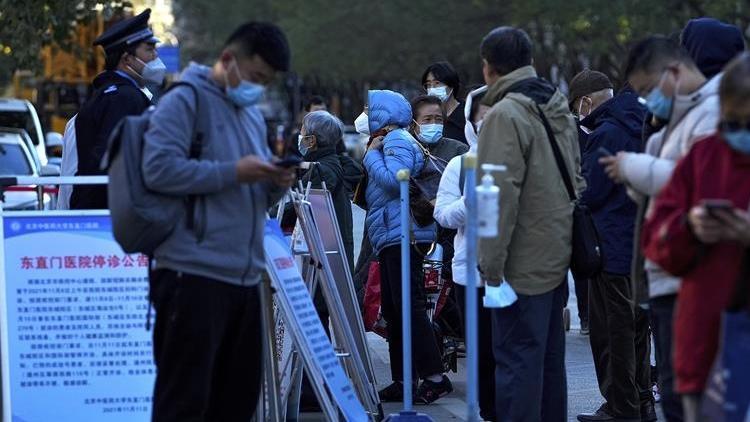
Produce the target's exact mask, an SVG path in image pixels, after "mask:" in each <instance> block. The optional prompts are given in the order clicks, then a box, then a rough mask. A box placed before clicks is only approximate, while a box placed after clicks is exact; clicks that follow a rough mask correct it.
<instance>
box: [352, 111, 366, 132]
mask: <svg viewBox="0 0 750 422" xmlns="http://www.w3.org/2000/svg"><path fill="white" fill-rule="evenodd" d="M354 129H355V130H356V131H357V132H359V133H360V134H362V135H370V119H369V118H368V117H367V114H365V112H364V111H363V112H362V114H360V115H359V117H357V119H356V120H354Z"/></svg>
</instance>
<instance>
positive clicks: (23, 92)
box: [13, 13, 123, 133]
mask: <svg viewBox="0 0 750 422" xmlns="http://www.w3.org/2000/svg"><path fill="white" fill-rule="evenodd" d="M122 18H123V15H122V14H121V15H116V16H114V17H112V18H111V19H109V20H107V21H105V20H104V18H103V17H102V14H101V13H97V15H96V17H95V18H94V19H91V21H89V22H85V23H84V22H79V23H78V25H77V26H76V29H75V31H74V33H73V35H72V39H71V45H72V48H71V49H70V51H65V50H63V49H62V48H61V47H60V46H59V45H55V44H53V45H49V46H46V47H44V48H43V49H42V51H41V59H42V64H43V66H42V73H41V75H34V74H33V73H32V72H30V71H27V70H22V71H17V72H16V73H15V75H14V77H13V88H14V97H16V98H20V99H26V100H29V101H31V102H32V103H33V104H34V105H35V106H36V109H37V111H38V113H39V117H40V119H41V121H42V125H43V126H44V127H45V128H46V129H47V131H51V132H57V133H63V131H64V130H65V124H66V123H67V121H68V120H69V119H70V118H71V117H73V115H74V114H75V113H76V112H77V111H78V108H79V107H80V106H81V104H83V102H84V101H85V100H86V98H87V96H88V94H89V92H88V90H89V85H90V84H91V81H92V80H93V79H94V77H95V76H96V75H97V74H99V73H100V72H102V71H103V70H104V56H103V55H102V54H101V51H98V49H96V48H94V47H92V44H93V42H94V39H96V37H97V36H98V35H99V34H101V33H102V32H103V31H104V29H105V28H106V27H108V26H109V25H111V24H113V23H115V22H117V21H119V20H120V19H122Z"/></svg>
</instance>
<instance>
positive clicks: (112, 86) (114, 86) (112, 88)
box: [104, 85, 117, 94]
mask: <svg viewBox="0 0 750 422" xmlns="http://www.w3.org/2000/svg"><path fill="white" fill-rule="evenodd" d="M112 92H117V85H111V86H110V87H109V88H107V89H105V90H104V93H105V94H109V93H112Z"/></svg>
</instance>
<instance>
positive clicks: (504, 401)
mask: <svg viewBox="0 0 750 422" xmlns="http://www.w3.org/2000/svg"><path fill="white" fill-rule="evenodd" d="M566 292H567V283H565V282H564V283H561V284H560V286H558V287H557V288H555V289H554V290H552V291H550V292H547V293H544V294H541V295H534V296H526V295H520V294H519V295H518V301H517V302H516V303H514V304H513V305H511V306H509V307H507V308H502V309H493V312H492V343H493V352H494V356H495V408H496V414H497V420H498V421H513V422H539V421H544V422H557V421H566V420H567V419H568V409H567V407H568V387H567V379H566V375H565V329H564V327H563V317H562V311H563V307H564V306H565V295H566ZM540 380H542V382H541V383H540V382H539V381H540Z"/></svg>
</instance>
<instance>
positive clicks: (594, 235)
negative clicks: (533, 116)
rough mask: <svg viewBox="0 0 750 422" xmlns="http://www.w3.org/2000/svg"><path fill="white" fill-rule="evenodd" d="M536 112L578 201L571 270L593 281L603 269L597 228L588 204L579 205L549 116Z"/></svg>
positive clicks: (561, 171) (569, 188) (562, 171)
mask: <svg viewBox="0 0 750 422" xmlns="http://www.w3.org/2000/svg"><path fill="white" fill-rule="evenodd" d="M536 110H537V113H539V117H540V118H541V119H542V124H543V125H544V130H545V131H546V132H547V138H549V141H550V144H551V145H552V152H553V153H554V155H555V162H556V163H557V168H558V170H560V175H561V176H562V179H563V182H564V183H565V189H567V191H568V196H569V197H570V200H571V202H575V206H574V208H573V241H572V246H573V254H572V256H571V257H570V271H572V272H573V274H574V275H575V276H576V277H577V278H578V277H580V278H586V279H590V278H593V277H595V276H597V275H598V274H599V273H600V272H601V271H602V267H603V266H604V259H603V257H602V247H601V240H600V238H599V231H598V230H597V229H596V226H595V225H594V219H593V218H592V216H591V211H590V210H589V209H588V207H586V206H585V205H581V204H580V203H578V196H577V195H576V191H575V189H574V188H573V180H572V179H571V177H570V174H569V173H568V169H567V168H566V167H565V161H564V160H563V157H562V153H561V152H560V146H559V145H557V141H556V140H555V135H554V133H553V132H552V127H551V126H550V124H549V121H548V120H547V117H546V116H545V115H544V113H543V112H542V109H541V108H540V107H539V105H537V106H536Z"/></svg>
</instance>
